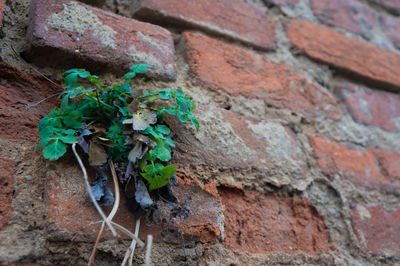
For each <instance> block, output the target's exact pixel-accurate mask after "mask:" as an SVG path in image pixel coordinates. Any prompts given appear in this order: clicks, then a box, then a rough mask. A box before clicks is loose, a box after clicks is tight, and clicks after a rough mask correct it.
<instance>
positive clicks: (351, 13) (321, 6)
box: [310, 0, 375, 37]
mask: <svg viewBox="0 0 400 266" xmlns="http://www.w3.org/2000/svg"><path fill="white" fill-rule="evenodd" d="M310 5H311V9H312V11H313V12H314V15H315V16H316V17H317V18H318V20H319V21H321V22H322V23H324V24H326V25H329V26H335V27H338V28H342V29H345V30H347V31H350V32H353V33H355V34H359V35H363V36H364V37H367V36H368V35H367V33H368V31H370V30H371V29H372V28H373V27H374V26H375V17H374V13H373V11H372V10H371V9H370V8H369V7H368V6H367V5H364V4H362V3H360V2H358V1H356V0H311V2H310Z"/></svg>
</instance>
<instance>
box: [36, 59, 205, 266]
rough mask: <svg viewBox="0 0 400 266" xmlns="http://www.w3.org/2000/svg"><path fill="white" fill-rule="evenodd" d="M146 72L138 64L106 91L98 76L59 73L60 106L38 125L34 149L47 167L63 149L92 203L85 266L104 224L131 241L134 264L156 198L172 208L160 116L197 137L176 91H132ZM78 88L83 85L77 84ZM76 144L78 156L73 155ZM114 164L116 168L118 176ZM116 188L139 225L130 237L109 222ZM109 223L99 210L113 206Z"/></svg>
mask: <svg viewBox="0 0 400 266" xmlns="http://www.w3.org/2000/svg"><path fill="white" fill-rule="evenodd" d="M150 67H151V66H150V65H146V64H137V65H133V66H131V67H130V71H129V72H128V73H126V74H125V75H124V76H123V82H122V83H121V84H113V85H110V86H105V85H104V84H103V83H102V82H101V81H100V79H99V77H98V76H96V75H92V74H91V73H89V72H88V71H87V70H85V69H70V70H68V71H66V72H64V73H63V74H64V76H65V78H64V81H65V86H66V90H65V91H64V92H63V93H62V94H61V104H60V106H59V107H56V108H54V109H53V110H52V111H51V112H50V113H49V114H48V115H47V116H45V117H44V118H43V119H42V120H41V121H40V124H39V136H40V137H41V140H40V142H39V148H40V149H42V150H43V156H44V158H46V159H49V160H57V159H59V158H60V157H61V156H63V155H64V154H65V153H66V152H67V147H68V145H72V150H73V152H74V154H75V156H76V158H77V160H78V162H79V164H80V166H81V168H82V171H83V175H84V178H85V183H86V188H87V191H88V194H89V200H90V201H92V202H93V203H94V205H95V206H96V208H97V210H98V212H99V213H100V215H101V216H102V218H103V220H104V221H103V223H102V227H101V230H100V232H99V235H98V239H97V240H96V244H95V247H94V249H93V252H92V256H91V259H90V261H89V264H90V263H91V262H92V261H93V257H94V254H95V250H96V246H97V244H98V241H99V239H100V237H101V234H102V232H103V230H104V226H105V225H107V226H108V227H109V228H110V230H111V231H112V232H113V234H114V235H116V232H115V228H117V229H120V230H122V231H123V232H124V233H126V234H128V235H130V236H131V237H132V238H133V241H132V245H131V247H130V249H129V250H128V251H127V253H126V254H127V255H126V256H125V259H124V263H123V264H125V263H126V261H127V259H128V256H129V255H130V258H131V260H132V255H133V250H134V246H135V245H136V243H139V244H142V243H141V241H140V240H139V239H138V238H137V236H138V230H139V224H140V217H142V216H144V215H146V214H149V213H151V211H152V210H154V209H155V208H154V205H156V204H157V200H158V199H159V198H162V199H165V200H169V201H172V202H173V201H176V198H175V197H174V196H173V194H172V190H171V189H170V186H171V185H170V182H171V181H170V180H171V179H172V180H173V179H174V178H175V173H176V168H175V166H173V165H171V164H170V161H171V159H172V149H173V148H174V147H175V143H174V141H173V136H174V133H173V132H172V131H171V129H170V128H169V127H168V125H167V124H166V123H165V116H166V115H171V116H176V117H177V118H178V120H179V121H180V122H182V123H185V122H187V121H190V122H191V123H192V124H193V125H194V126H195V128H196V130H198V128H199V123H198V121H197V119H196V118H195V117H194V116H193V112H194V110H195V105H194V103H193V101H192V99H190V98H189V97H188V96H186V95H185V94H184V93H183V91H182V90H180V89H160V90H152V91H145V92H144V93H142V92H140V91H135V90H134V89H133V86H132V83H131V79H132V78H134V77H135V76H137V75H138V74H143V73H146V72H147V70H148V68H150ZM78 81H81V82H80V83H79V84H78ZM76 145H78V146H79V147H80V148H81V150H82V152H81V155H79V153H78V152H77V150H76ZM82 153H83V154H86V157H87V160H88V163H89V165H90V166H92V167H94V168H95V169H96V172H97V173H98V174H97V177H96V180H95V181H94V183H93V184H92V185H90V184H89V180H88V176H87V173H86V168H85V166H84V164H83V162H82V160H81V156H82ZM114 163H117V164H118V170H119V171H118V174H117V173H116V171H115V168H114ZM108 170H110V171H111V173H112V176H113V182H114V186H115V200H114V195H113V193H112V192H111V190H110V189H109V187H108V184H107V173H108ZM119 183H120V184H122V186H123V187H124V191H131V189H127V188H128V187H133V188H134V189H133V191H134V192H131V194H129V193H128V192H127V193H126V196H127V198H128V202H130V209H131V210H132V211H133V212H134V214H135V216H136V217H139V218H138V220H137V227H136V232H135V234H134V235H133V234H132V233H130V232H129V231H128V230H127V229H125V228H123V227H121V226H120V225H118V224H115V223H114V222H112V218H113V216H114V215H115V213H116V211H117V209H118V205H119V197H120V196H119ZM113 204H114V207H113V210H112V211H111V213H110V215H109V216H108V217H106V216H105V215H104V213H103V212H102V210H101V207H100V206H108V205H113Z"/></svg>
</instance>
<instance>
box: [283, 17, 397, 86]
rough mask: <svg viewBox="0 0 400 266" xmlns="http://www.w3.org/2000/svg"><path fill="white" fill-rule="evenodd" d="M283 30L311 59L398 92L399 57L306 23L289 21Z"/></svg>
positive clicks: (303, 21)
mask: <svg viewBox="0 0 400 266" xmlns="http://www.w3.org/2000/svg"><path fill="white" fill-rule="evenodd" d="M286 30H287V35H288V37H289V40H290V41H291V42H292V44H293V45H294V46H295V47H296V48H298V49H299V50H300V51H302V52H303V53H305V54H306V55H307V56H309V57H311V58H312V59H315V60H318V61H321V62H324V63H327V64H329V65H331V66H334V67H336V68H338V69H340V70H344V71H345V72H350V73H353V74H356V75H357V76H358V77H362V78H363V80H364V81H366V80H369V81H370V83H371V84H372V83H376V84H379V85H381V86H384V87H385V88H386V89H396V90H398V89H399V87H400V78H399V76H400V54H397V53H394V52H388V51H383V50H381V49H379V48H377V47H375V46H372V45H370V44H367V43H365V42H362V41H359V40H356V39H353V38H349V37H346V36H345V35H343V34H341V33H338V32H336V31H334V30H331V29H328V28H326V27H323V26H318V25H315V24H313V23H311V22H309V21H306V20H291V21H289V22H288V23H287V25H286ZM349 51H352V52H351V53H349Z"/></svg>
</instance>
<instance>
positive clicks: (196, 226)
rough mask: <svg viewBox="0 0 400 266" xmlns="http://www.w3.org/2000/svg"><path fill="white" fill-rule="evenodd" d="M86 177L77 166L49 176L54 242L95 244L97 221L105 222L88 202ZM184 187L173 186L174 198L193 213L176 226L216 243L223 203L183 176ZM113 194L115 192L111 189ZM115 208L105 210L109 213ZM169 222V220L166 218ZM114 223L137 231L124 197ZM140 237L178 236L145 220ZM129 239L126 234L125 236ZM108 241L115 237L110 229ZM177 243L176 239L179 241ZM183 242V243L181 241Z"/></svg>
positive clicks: (60, 168) (192, 237)
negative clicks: (71, 238) (149, 235)
mask: <svg viewBox="0 0 400 266" xmlns="http://www.w3.org/2000/svg"><path fill="white" fill-rule="evenodd" d="M82 178H83V177H82V174H81V172H80V169H79V168H78V167H77V166H75V167H74V166H67V165H63V164H62V163H59V164H58V165H57V168H56V169H55V170H49V171H48V173H47V197H48V216H47V221H48V223H49V229H48V230H49V234H48V237H49V239H50V240H52V239H56V240H58V241H59V240H60V239H70V237H71V236H72V235H73V236H74V239H76V240H78V241H82V240H85V241H93V240H94V239H95V238H96V236H97V232H98V230H99V224H98V223H97V224H93V222H96V221H99V220H101V218H100V216H99V215H98V213H97V211H96V209H95V208H94V206H93V204H92V203H91V202H89V201H88V199H87V194H86V191H85V186H84V182H83V179H82ZM178 180H179V183H180V185H179V186H177V187H173V190H174V195H175V196H176V197H177V198H178V200H179V202H180V204H186V206H187V207H188V208H189V209H190V211H191V212H192V214H191V215H190V216H189V217H188V218H186V219H183V218H180V217H177V218H176V219H175V223H174V226H175V227H177V228H180V231H181V233H182V236H183V237H186V238H188V239H190V240H197V241H201V242H209V241H215V240H216V239H217V238H218V237H219V236H220V234H221V233H220V229H219V218H218V215H219V203H218V199H217V198H216V197H215V196H213V195H211V194H210V193H208V192H206V191H205V190H203V189H202V188H201V186H200V185H199V184H198V183H196V182H195V181H193V179H190V178H189V177H187V176H185V175H183V174H179V175H178ZM110 187H111V189H112V191H114V189H113V188H112V186H110ZM111 209H112V206H109V207H103V210H105V212H106V213H109V212H110V211H111ZM163 218H165V219H168V218H169V217H163ZM113 221H114V222H116V223H119V224H121V225H122V226H124V227H125V228H127V229H129V230H131V231H134V228H135V221H136V219H135V217H134V215H133V213H132V212H131V211H130V210H129V209H128V207H127V200H126V199H125V196H124V194H123V193H122V194H121V203H120V207H119V210H118V212H117V214H116V216H115V217H114V219H113ZM141 224H142V225H141V228H140V235H139V236H140V237H142V238H145V237H146V235H147V234H152V235H153V236H154V237H155V240H156V241H159V240H161V239H164V238H168V239H169V240H170V241H172V239H174V238H176V237H177V235H173V234H171V233H169V234H168V232H167V231H168V230H166V229H170V228H166V225H165V224H162V223H158V224H153V225H152V226H146V225H145V224H146V221H142V223H141ZM121 236H122V237H123V238H125V239H126V238H127V237H126V236H125V235H121ZM104 237H105V238H111V237H112V236H111V233H110V232H109V230H107V232H106V234H105V236H104ZM175 241H176V240H175ZM179 241H180V240H179Z"/></svg>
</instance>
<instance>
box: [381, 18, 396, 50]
mask: <svg viewBox="0 0 400 266" xmlns="http://www.w3.org/2000/svg"><path fill="white" fill-rule="evenodd" d="M379 21H380V23H381V27H382V29H383V32H384V33H385V34H386V36H388V37H389V39H390V40H391V41H392V43H393V45H394V46H395V47H397V48H399V49H400V18H398V17H389V16H385V15H380V16H379Z"/></svg>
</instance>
